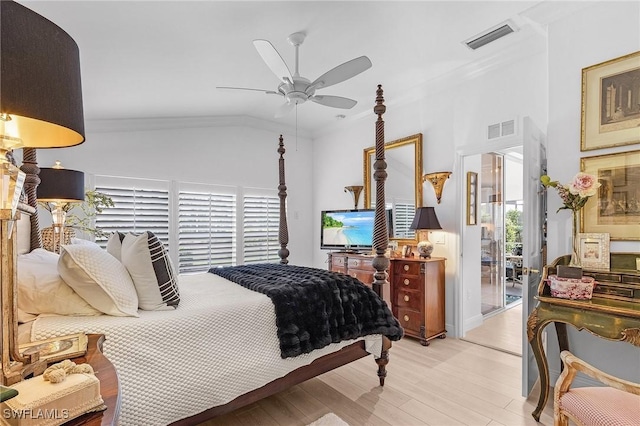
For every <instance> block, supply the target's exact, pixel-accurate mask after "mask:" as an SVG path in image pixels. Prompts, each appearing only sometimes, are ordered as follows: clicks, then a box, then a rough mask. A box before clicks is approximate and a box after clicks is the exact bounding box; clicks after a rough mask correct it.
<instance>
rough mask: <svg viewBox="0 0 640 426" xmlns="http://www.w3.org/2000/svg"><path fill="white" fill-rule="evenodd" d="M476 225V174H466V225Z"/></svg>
mask: <svg viewBox="0 0 640 426" xmlns="http://www.w3.org/2000/svg"><path fill="white" fill-rule="evenodd" d="M477 224H478V174H477V173H476V172H467V225H477Z"/></svg>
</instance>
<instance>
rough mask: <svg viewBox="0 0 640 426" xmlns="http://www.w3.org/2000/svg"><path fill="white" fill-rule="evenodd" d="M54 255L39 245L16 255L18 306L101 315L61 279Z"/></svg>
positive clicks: (26, 309)
mask: <svg viewBox="0 0 640 426" xmlns="http://www.w3.org/2000/svg"><path fill="white" fill-rule="evenodd" d="M58 257H59V256H58V255H57V254H56V253H53V252H51V251H48V250H45V249H41V248H39V249H35V250H33V251H32V252H31V253H26V254H21V255H19V256H18V309H19V310H21V311H23V312H25V313H28V314H36V315H37V314H58V315H101V314H102V312H100V311H98V310H97V309H94V308H93V307H92V306H91V305H90V304H88V303H87V302H86V301H85V300H84V299H83V298H82V297H80V296H79V295H78V294H77V293H76V292H75V291H73V289H72V288H71V287H69V286H68V285H67V283H65V282H64V281H63V280H62V277H61V276H60V274H59V273H58Z"/></svg>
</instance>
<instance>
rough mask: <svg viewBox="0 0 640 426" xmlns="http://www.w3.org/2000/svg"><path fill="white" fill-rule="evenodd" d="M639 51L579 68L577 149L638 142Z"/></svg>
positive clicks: (639, 135) (639, 137) (639, 101)
mask: <svg viewBox="0 0 640 426" xmlns="http://www.w3.org/2000/svg"><path fill="white" fill-rule="evenodd" d="M639 91H640V51H638V52H634V53H631V54H629V55H625V56H621V57H619V58H615V59H611V60H609V61H606V62H602V63H599V64H596V65H592V66H590V67H587V68H583V69H582V117H581V131H580V150H581V151H590V150H593V149H601V148H608V147H612V146H622V145H632V144H637V143H640V132H638V127H639V126H640V100H639V99H638V96H639V95H638V93H639Z"/></svg>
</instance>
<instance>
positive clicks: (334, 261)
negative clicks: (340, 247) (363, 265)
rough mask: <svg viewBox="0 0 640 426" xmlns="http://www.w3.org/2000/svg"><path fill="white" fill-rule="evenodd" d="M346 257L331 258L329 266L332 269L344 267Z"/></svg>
mask: <svg viewBox="0 0 640 426" xmlns="http://www.w3.org/2000/svg"><path fill="white" fill-rule="evenodd" d="M345 260H346V257H344V256H331V266H332V267H334V268H335V267H342V268H344V266H345Z"/></svg>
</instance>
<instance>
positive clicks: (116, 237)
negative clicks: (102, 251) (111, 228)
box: [107, 231, 124, 262]
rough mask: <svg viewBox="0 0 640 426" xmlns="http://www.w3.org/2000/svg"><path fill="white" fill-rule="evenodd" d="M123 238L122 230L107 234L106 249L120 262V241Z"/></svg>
mask: <svg viewBox="0 0 640 426" xmlns="http://www.w3.org/2000/svg"><path fill="white" fill-rule="evenodd" d="M123 240H124V234H123V233H122V232H118V231H116V232H113V233H112V234H111V235H110V236H109V240H108V241H107V251H108V252H109V254H111V255H112V256H113V257H115V258H116V259H118V260H119V261H121V262H122V241H123Z"/></svg>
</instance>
